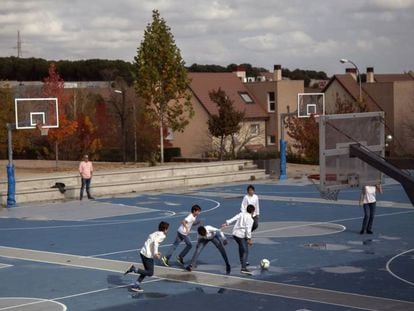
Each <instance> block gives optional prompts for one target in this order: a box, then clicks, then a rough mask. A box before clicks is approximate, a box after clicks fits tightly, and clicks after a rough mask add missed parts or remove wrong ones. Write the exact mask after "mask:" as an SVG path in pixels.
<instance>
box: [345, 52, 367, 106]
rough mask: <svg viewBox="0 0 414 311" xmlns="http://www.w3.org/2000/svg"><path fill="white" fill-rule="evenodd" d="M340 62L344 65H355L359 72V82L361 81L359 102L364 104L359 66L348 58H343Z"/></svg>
mask: <svg viewBox="0 0 414 311" xmlns="http://www.w3.org/2000/svg"><path fill="white" fill-rule="evenodd" d="M339 62H340V63H342V64H345V63H350V64H352V65H354V67H355V69H356V71H357V74H358V81H359V102H360V103H362V88H361V73H360V71H359V69H358V66H357V65H356V64H355V63H354V62H353V61H351V60H349V59H346V58H341V59H340V60H339Z"/></svg>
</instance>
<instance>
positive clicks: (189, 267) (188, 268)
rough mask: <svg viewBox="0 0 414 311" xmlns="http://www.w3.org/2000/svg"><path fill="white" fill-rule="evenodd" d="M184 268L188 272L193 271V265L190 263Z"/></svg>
mask: <svg viewBox="0 0 414 311" xmlns="http://www.w3.org/2000/svg"><path fill="white" fill-rule="evenodd" d="M185 270H187V271H188V272H191V271H193V267H192V266H191V265H189V266H187V267H185Z"/></svg>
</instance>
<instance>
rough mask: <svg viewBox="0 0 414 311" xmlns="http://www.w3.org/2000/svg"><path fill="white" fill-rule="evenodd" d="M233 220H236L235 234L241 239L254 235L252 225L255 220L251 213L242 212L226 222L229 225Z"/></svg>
mask: <svg viewBox="0 0 414 311" xmlns="http://www.w3.org/2000/svg"><path fill="white" fill-rule="evenodd" d="M233 222H236V224H235V225H234V227H233V235H235V236H236V237H238V238H241V239H244V238H248V239H250V238H251V237H252V226H253V222H254V221H253V217H252V215H251V214H249V213H245V212H241V213H239V214H237V215H236V216H234V217H233V218H231V219H228V220H226V224H228V225H230V224H232V223H233Z"/></svg>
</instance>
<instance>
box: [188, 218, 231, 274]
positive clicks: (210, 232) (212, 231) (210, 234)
mask: <svg viewBox="0 0 414 311" xmlns="http://www.w3.org/2000/svg"><path fill="white" fill-rule="evenodd" d="M197 232H198V235H199V236H198V241H197V246H196V250H195V252H194V255H193V258H192V259H191V264H190V265H189V266H187V267H186V268H185V269H186V270H187V271H190V272H191V271H193V267H195V266H196V262H197V258H198V256H200V254H201V252H202V251H203V249H204V247H205V246H206V245H207V244H208V242H212V243H213V244H214V246H215V247H217V249H218V250H219V251H220V254H221V256H222V257H223V259H224V262H225V263H226V274H230V272H231V267H230V263H229V259H228V258H227V254H226V250H225V249H224V247H223V244H224V245H227V239H226V236H225V235H224V233H223V232H221V230H220V229H217V228H214V227H213V226H200V227H198V229H197ZM220 238H221V239H223V243H221V240H220Z"/></svg>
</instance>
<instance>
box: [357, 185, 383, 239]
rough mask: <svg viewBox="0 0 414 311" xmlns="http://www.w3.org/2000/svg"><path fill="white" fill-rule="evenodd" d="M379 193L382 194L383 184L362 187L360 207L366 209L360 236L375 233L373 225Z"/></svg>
mask: <svg viewBox="0 0 414 311" xmlns="http://www.w3.org/2000/svg"><path fill="white" fill-rule="evenodd" d="M377 191H378V192H379V193H381V194H382V187H381V184H378V185H376V186H364V187H362V190H361V196H360V198H359V206H362V207H363V208H364V220H363V221H362V228H361V231H360V232H359V233H360V234H364V232H366V233H368V234H372V233H373V232H372V223H373V222H374V215H375V207H376V202H377V198H376V194H377Z"/></svg>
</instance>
